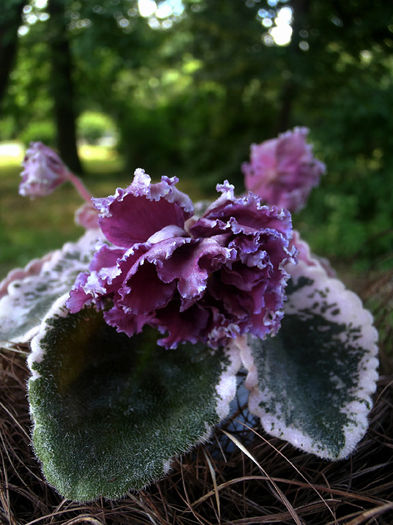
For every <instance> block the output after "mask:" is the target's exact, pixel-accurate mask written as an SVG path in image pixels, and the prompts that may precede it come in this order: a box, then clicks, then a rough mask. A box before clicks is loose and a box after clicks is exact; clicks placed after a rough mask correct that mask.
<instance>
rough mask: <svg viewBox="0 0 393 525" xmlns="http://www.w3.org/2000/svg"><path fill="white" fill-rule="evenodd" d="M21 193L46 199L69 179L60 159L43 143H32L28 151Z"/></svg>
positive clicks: (24, 163)
mask: <svg viewBox="0 0 393 525" xmlns="http://www.w3.org/2000/svg"><path fill="white" fill-rule="evenodd" d="M23 167H24V170H23V171H22V173H21V176H22V182H21V183H20V186H19V193H20V195H23V196H24V197H27V196H28V197H32V198H34V197H44V196H46V195H49V194H50V193H52V192H53V190H54V189H56V188H57V186H59V185H60V184H62V183H63V182H64V181H65V180H66V179H67V174H68V170H67V167H66V166H65V164H64V163H63V161H62V160H61V159H60V157H59V156H58V155H57V154H56V153H55V152H54V151H53V150H52V149H51V148H49V147H48V146H45V144H42V142H31V143H30V146H29V148H28V149H27V150H26V155H25V158H24V161H23Z"/></svg>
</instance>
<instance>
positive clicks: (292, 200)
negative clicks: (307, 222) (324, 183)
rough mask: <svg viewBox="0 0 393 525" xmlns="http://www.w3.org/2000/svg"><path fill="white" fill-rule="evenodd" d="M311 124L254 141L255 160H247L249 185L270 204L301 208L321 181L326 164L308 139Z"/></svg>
mask: <svg viewBox="0 0 393 525" xmlns="http://www.w3.org/2000/svg"><path fill="white" fill-rule="evenodd" d="M307 134H308V129H307V128H295V129H294V130H293V131H287V132H286V133H282V134H281V135H279V136H278V137H277V138H275V139H270V140H266V141H265V142H262V144H252V145H251V161H250V163H247V162H245V163H243V165H242V171H243V173H244V175H245V186H246V188H247V189H248V190H250V191H252V192H254V193H256V194H257V195H259V196H260V197H262V199H263V200H264V201H265V202H267V203H268V204H275V205H276V206H280V207H282V208H287V209H288V210H290V211H291V212H294V211H298V210H300V209H301V208H303V206H304V205H305V203H306V200H307V198H308V195H309V193H310V191H311V189H312V188H313V187H314V186H317V185H318V184H319V179H320V176H321V175H322V174H323V173H324V172H325V165H324V164H323V163H322V162H320V161H319V160H317V159H315V158H314V157H313V154H312V146H311V145H310V144H307V143H306V137H307Z"/></svg>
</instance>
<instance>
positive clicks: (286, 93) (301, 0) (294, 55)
mask: <svg viewBox="0 0 393 525" xmlns="http://www.w3.org/2000/svg"><path fill="white" fill-rule="evenodd" d="M290 5H291V7H292V39H291V43H290V44H289V46H288V52H287V57H288V70H289V71H290V76H289V78H288V79H287V80H286V82H284V85H283V86H282V89H281V95H280V102H281V107H280V112H279V115H278V119H277V129H276V132H277V133H279V132H282V131H286V130H287V129H288V128H290V127H291V120H292V110H293V103H294V100H295V98H296V96H297V93H298V89H299V71H298V67H299V63H300V62H301V61H302V51H300V48H299V43H300V40H301V37H300V30H301V29H303V28H304V27H305V24H306V18H307V13H308V9H309V2H308V0H292V2H291V4H290Z"/></svg>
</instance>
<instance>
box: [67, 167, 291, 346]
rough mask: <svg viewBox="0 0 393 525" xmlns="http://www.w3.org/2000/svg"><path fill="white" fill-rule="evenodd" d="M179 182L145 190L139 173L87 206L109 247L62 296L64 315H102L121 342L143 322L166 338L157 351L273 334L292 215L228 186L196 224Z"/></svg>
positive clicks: (287, 258) (279, 315)
mask: <svg viewBox="0 0 393 525" xmlns="http://www.w3.org/2000/svg"><path fill="white" fill-rule="evenodd" d="M176 182H177V179H175V178H172V179H170V178H167V177H162V179H161V182H159V183H156V184H152V183H151V180H150V177H149V176H148V175H147V174H146V173H145V172H144V171H143V170H141V169H139V170H136V172H135V176H134V180H133V182H132V183H131V185H130V186H128V188H126V189H121V188H118V189H117V191H116V193H115V195H113V196H110V197H107V198H103V199H93V202H94V205H95V207H96V208H97V210H98V211H99V212H100V219H99V223H100V227H101V229H102V232H103V234H104V236H105V237H106V239H107V240H108V241H109V243H107V244H102V245H101V246H100V247H99V249H98V251H97V252H96V254H95V255H94V257H93V259H92V262H91V264H90V267H89V271H87V272H84V273H81V274H80V275H79V276H78V278H77V281H76V283H75V285H74V287H73V289H72V291H71V292H70V298H69V300H68V308H69V309H70V311H71V312H78V311H79V310H81V309H82V308H83V307H84V305H86V304H93V305H95V307H96V308H98V309H102V310H103V315H104V318H105V320H106V322H107V323H108V324H110V325H111V326H114V327H116V329H117V330H118V331H120V332H124V333H126V334H127V335H129V336H132V335H133V334H134V333H137V332H139V331H141V329H142V328H143V326H144V325H145V324H149V325H152V326H155V327H157V328H158V329H159V330H160V331H161V332H162V333H164V332H167V335H166V337H165V338H163V339H161V341H160V344H162V345H164V346H165V347H169V348H175V347H176V346H177V345H178V344H179V343H181V342H185V341H190V342H197V341H204V342H207V343H208V344H210V345H211V346H212V347H217V346H218V345H222V344H225V343H227V342H228V341H229V340H230V339H232V338H234V337H236V336H238V335H240V334H243V333H252V334H255V335H257V336H259V337H264V336H265V335H266V334H268V333H275V332H276V331H277V330H278V329H279V326H280V321H281V318H282V315H283V301H284V297H285V285H286V280H287V277H288V275H287V273H286V271H285V265H286V264H287V263H289V262H293V261H294V251H295V250H294V249H293V248H292V247H291V237H292V227H291V217H290V213H289V212H288V211H287V210H283V209H279V208H277V207H275V206H272V207H269V206H265V205H263V204H262V203H261V201H260V199H259V198H258V197H257V196H256V195H254V194H252V193H249V194H247V195H245V196H243V197H240V198H236V197H235V196H234V192H233V186H231V185H230V184H229V183H228V182H225V183H224V184H223V185H221V186H218V187H217V189H218V191H219V192H221V196H220V197H219V198H218V199H217V200H216V201H215V202H213V203H212V204H211V205H210V206H209V207H208V208H207V210H206V211H205V213H204V214H203V215H202V216H201V217H200V218H198V217H195V216H193V213H194V208H193V204H192V202H191V200H190V199H189V197H188V196H187V195H185V194H184V193H182V192H180V191H179V190H178V189H177V188H176V187H175V185H176Z"/></svg>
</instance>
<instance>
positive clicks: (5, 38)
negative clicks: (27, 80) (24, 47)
mask: <svg viewBox="0 0 393 525" xmlns="http://www.w3.org/2000/svg"><path fill="white" fill-rule="evenodd" d="M24 4H25V0H9V1H8V2H5V5H2V7H1V16H0V103H1V101H2V100H3V98H4V95H5V92H6V89H7V86H8V79H9V76H10V73H11V71H12V67H13V65H14V62H15V57H16V52H17V47H18V28H19V26H20V24H21V20H22V12H23V6H24Z"/></svg>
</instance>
